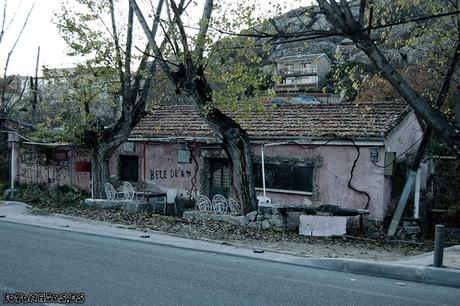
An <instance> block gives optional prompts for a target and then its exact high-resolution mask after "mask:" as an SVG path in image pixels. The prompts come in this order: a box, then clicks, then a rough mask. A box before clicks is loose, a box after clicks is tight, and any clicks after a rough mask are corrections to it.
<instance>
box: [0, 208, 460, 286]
mask: <svg viewBox="0 0 460 306" xmlns="http://www.w3.org/2000/svg"><path fill="white" fill-rule="evenodd" d="M27 207H28V205H27V204H24V203H19V202H6V201H0V222H10V223H19V224H24V225H29V226H37V227H46V228H53V229H57V230H62V231H72V232H79V233H85V234H89V235H96V236H102V237H110V238H117V239H125V240H131V241H139V242H143V243H151V244H158V245H164V246H171V247H176V248H182V249H189V250H195V251H201V252H210V253H218V254H226V255H232V256H239V257H245V258H253V259H259V260H266V261H273V262H282V263H286V264H291V265H299V266H306V267H313V268H320V269H327V270H335V271H343V272H351V273H359V274H366V275H374V276H380V277H388V278H395V279H399V280H407V281H416V282H424V283H431V284H437V285H447V286H454V287H460V246H458V245H457V246H454V247H450V248H446V249H445V250H444V265H445V266H446V268H433V267H430V265H431V264H432V261H433V254H432V252H431V253H426V254H422V255H419V256H415V257H408V258H405V259H404V260H400V261H395V262H382V261H371V260H361V259H347V258H307V257H301V256H296V255H295V254H292V253H291V254H289V253H288V252H286V253H284V252H277V251H269V250H265V251H264V252H263V253H259V252H257V253H256V252H254V250H253V249H247V248H242V247H235V246H232V245H228V244H225V242H219V241H203V240H191V239H184V238H179V237H175V236H170V235H166V234H163V233H160V232H154V231H148V232H147V231H140V230H136V229H135V228H133V227H129V226H126V225H121V224H110V223H107V222H100V221H94V220H88V219H83V218H78V217H71V216H65V215H57V214H53V215H32V214H29V213H28V211H27Z"/></svg>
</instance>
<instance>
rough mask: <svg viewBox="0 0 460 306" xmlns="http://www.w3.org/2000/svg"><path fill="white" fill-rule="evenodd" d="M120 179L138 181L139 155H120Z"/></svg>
mask: <svg viewBox="0 0 460 306" xmlns="http://www.w3.org/2000/svg"><path fill="white" fill-rule="evenodd" d="M119 167H120V180H122V181H130V182H137V181H139V171H138V169H139V157H138V156H133V155H120V164H119Z"/></svg>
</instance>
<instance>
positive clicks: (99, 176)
mask: <svg viewBox="0 0 460 306" xmlns="http://www.w3.org/2000/svg"><path fill="white" fill-rule="evenodd" d="M106 155H107V150H106V149H103V148H101V147H98V148H95V149H92V150H91V184H92V189H91V190H92V198H93V199H104V198H105V197H106V196H105V191H104V184H105V183H106V182H107V181H108V173H106V169H105V161H106V160H107V158H106Z"/></svg>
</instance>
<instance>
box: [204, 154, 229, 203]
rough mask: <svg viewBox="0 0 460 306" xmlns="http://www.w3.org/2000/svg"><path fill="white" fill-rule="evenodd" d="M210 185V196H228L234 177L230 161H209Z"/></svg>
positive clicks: (217, 159) (215, 159)
mask: <svg viewBox="0 0 460 306" xmlns="http://www.w3.org/2000/svg"><path fill="white" fill-rule="evenodd" d="M209 168H210V183H209V185H210V186H209V187H210V188H209V193H210V194H209V196H210V197H211V198H212V197H213V196H214V195H215V194H221V195H223V196H225V197H227V196H228V194H229V192H230V188H231V184H232V177H231V171H230V166H229V163H228V160H226V159H219V158H212V159H209Z"/></svg>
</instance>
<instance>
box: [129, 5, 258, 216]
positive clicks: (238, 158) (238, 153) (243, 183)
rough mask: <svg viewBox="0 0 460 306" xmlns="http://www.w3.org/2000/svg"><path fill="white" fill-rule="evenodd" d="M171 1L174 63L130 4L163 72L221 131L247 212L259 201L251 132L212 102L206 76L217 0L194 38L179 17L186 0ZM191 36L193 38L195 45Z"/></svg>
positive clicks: (206, 11)
mask: <svg viewBox="0 0 460 306" xmlns="http://www.w3.org/2000/svg"><path fill="white" fill-rule="evenodd" d="M169 2H170V3H169V5H170V9H171V11H172V13H173V15H174V22H172V23H169V26H170V27H171V28H172V29H174V32H175V33H177V35H176V36H172V37H168V40H169V41H170V42H171V48H172V49H173V50H175V52H176V55H177V56H176V60H175V63H174V65H171V64H170V63H168V61H167V60H166V59H165V57H164V54H162V52H161V49H160V48H159V47H158V46H157V44H156V42H155V36H154V33H152V31H151V30H150V29H149V27H148V24H147V21H146V19H145V17H144V15H143V13H142V12H141V10H140V8H139V6H138V4H137V2H136V1H135V0H130V6H131V8H132V9H133V10H134V13H135V15H136V16H137V19H138V21H139V23H140V24H141V26H142V29H143V30H144V33H145V35H146V37H147V38H148V40H149V42H150V43H151V45H152V52H153V56H154V57H155V58H157V59H158V60H159V62H158V64H159V66H160V67H161V68H162V70H163V72H164V73H165V74H166V76H167V77H168V78H169V79H170V80H171V81H172V82H173V84H175V85H176V88H177V90H178V91H180V92H182V93H183V94H186V95H187V96H188V97H189V98H190V100H191V101H192V102H193V104H194V106H195V108H196V110H197V111H198V113H199V114H200V115H201V116H202V118H203V119H204V120H205V121H206V122H207V123H208V124H209V126H210V127H211V128H212V130H213V131H214V132H215V133H216V134H217V135H220V137H221V139H222V141H223V144H224V148H225V151H226V153H227V155H228V158H229V161H230V166H231V169H232V174H233V176H232V178H233V187H234V190H235V192H236V195H237V197H238V200H239V201H240V203H242V206H243V211H244V212H245V213H247V212H249V211H252V210H255V209H256V207H257V204H256V193H255V188H254V180H253V176H252V163H251V152H250V142H249V136H248V134H247V133H246V131H245V130H244V129H242V128H241V126H240V125H239V124H238V123H237V122H236V121H235V120H233V119H232V118H230V117H229V116H227V115H226V114H225V113H224V112H222V111H221V110H219V109H218V108H216V107H214V106H213V103H212V102H213V89H212V88H211V86H210V83H209V81H208V80H207V78H206V76H205V63H204V50H205V47H206V41H207V35H208V30H209V26H210V22H211V15H212V12H213V9H214V1H213V0H206V1H205V3H204V8H203V14H202V17H201V20H200V23H199V29H198V33H197V34H196V35H195V36H194V37H193V38H192V39H190V38H189V37H188V35H187V32H186V27H185V25H184V22H183V20H182V19H181V17H180V15H181V13H182V12H183V10H184V6H183V4H180V3H179V4H176V2H175V1H174V0H170V1H169ZM190 40H192V41H193V42H194V48H193V49H192V47H191V45H192V44H191V41H190Z"/></svg>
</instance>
